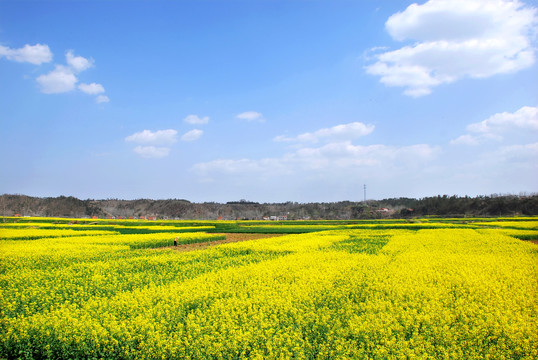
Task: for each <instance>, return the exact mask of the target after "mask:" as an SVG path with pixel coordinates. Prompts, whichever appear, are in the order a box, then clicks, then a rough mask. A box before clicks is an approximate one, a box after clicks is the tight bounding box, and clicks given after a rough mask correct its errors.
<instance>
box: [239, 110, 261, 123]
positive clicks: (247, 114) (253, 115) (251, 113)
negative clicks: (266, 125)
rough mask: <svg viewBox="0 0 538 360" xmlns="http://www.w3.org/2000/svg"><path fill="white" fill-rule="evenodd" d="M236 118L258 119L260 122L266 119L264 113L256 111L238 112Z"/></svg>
mask: <svg viewBox="0 0 538 360" xmlns="http://www.w3.org/2000/svg"><path fill="white" fill-rule="evenodd" d="M236 118H238V119H240V120H246V121H258V122H264V121H265V119H264V118H263V115H262V114H261V113H259V112H256V111H245V112H242V113H241V114H238V115H237V116H236Z"/></svg>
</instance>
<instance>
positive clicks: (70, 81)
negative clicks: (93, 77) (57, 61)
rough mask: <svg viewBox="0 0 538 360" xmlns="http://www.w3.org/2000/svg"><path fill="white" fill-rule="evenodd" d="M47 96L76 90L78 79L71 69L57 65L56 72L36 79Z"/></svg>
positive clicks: (53, 71)
mask: <svg viewBox="0 0 538 360" xmlns="http://www.w3.org/2000/svg"><path fill="white" fill-rule="evenodd" d="M36 81H37V83H38V84H39V86H40V88H41V92H43V93H45V94H58V93H64V92H68V91H72V90H74V89H75V84H76V83H77V81H78V80H77V77H76V76H75V75H74V74H73V72H72V71H71V69H70V68H68V67H65V66H63V65H56V67H55V68H54V70H52V71H51V72H49V73H48V74H46V75H41V76H39V77H38V78H37V79H36Z"/></svg>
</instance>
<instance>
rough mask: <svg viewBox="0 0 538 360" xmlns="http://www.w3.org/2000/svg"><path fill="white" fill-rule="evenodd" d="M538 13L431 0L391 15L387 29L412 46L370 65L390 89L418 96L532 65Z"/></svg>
mask: <svg viewBox="0 0 538 360" xmlns="http://www.w3.org/2000/svg"><path fill="white" fill-rule="evenodd" d="M536 14H537V9H536V8H531V7H526V6H524V5H523V4H522V3H521V2H519V1H517V0H514V1H511V0H488V1H484V0H430V1H428V2H426V3H424V4H422V5H417V4H412V5H410V6H409V7H408V8H407V9H406V10H404V11H403V12H399V13H396V14H394V15H392V16H391V17H390V18H389V19H388V20H387V22H386V24H385V26H386V29H387V31H388V32H389V34H390V35H391V36H392V37H393V38H394V39H395V40H398V41H404V40H414V41H416V42H415V43H414V44H413V45H409V46H404V47H402V48H400V49H398V50H394V51H386V52H383V53H381V54H379V55H377V62H375V63H374V64H372V65H369V66H367V67H366V71H367V72H368V73H369V74H372V75H378V76H380V77H381V79H380V81H381V82H382V83H383V84H385V85H387V86H398V87H405V91H404V93H405V94H406V95H409V96H413V97H418V96H423V95H427V94H429V93H431V91H432V88H433V87H435V86H438V85H441V84H448V83H451V82H453V81H456V80H458V79H461V78H464V77H470V78H486V77H490V76H493V75H496V74H504V73H510V72H516V71H519V70H521V69H524V68H527V67H530V66H531V65H532V64H534V48H533V46H532V43H531V39H532V33H533V32H536V23H537V16H536Z"/></svg>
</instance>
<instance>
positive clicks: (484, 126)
mask: <svg viewBox="0 0 538 360" xmlns="http://www.w3.org/2000/svg"><path fill="white" fill-rule="evenodd" d="M467 131H468V132H469V134H464V135H462V136H460V137H458V138H457V139H454V140H452V141H451V144H453V145H458V144H464V145H479V144H481V143H483V142H485V141H487V140H497V141H502V140H503V139H504V138H505V137H506V136H509V135H512V134H517V135H519V138H522V137H523V135H528V134H532V133H534V134H536V133H537V132H538V107H532V106H524V107H522V108H521V109H519V110H517V111H516V112H514V113H509V112H503V113H498V114H495V115H493V116H490V117H489V118H487V119H486V120H483V121H481V122H478V123H474V124H470V125H468V126H467ZM518 133H519V134H518Z"/></svg>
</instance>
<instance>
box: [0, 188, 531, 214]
mask: <svg viewBox="0 0 538 360" xmlns="http://www.w3.org/2000/svg"><path fill="white" fill-rule="evenodd" d="M0 211H2V214H1V215H3V216H46V217H75V218H82V217H93V216H95V217H99V218H108V217H114V218H118V217H122V218H130V217H132V218H139V217H141V216H155V217H156V218H158V219H163V218H168V219H207V220H216V219H223V220H235V219H249V220H261V219H264V218H266V217H271V216H280V217H286V218H287V219H288V220H306V219H311V220H317V219H334V220H353V219H382V218H412V217H422V216H442V217H472V216H476V217H497V216H533V215H538V194H530V195H528V194H521V195H497V194H494V195H488V196H485V195H484V196H476V197H469V196H464V197H460V196H455V195H454V196H448V195H439V196H432V197H424V198H420V199H414V198H390V199H383V200H367V201H361V202H353V201H339V202H317V203H298V202H291V201H289V202H284V203H258V202H254V201H247V200H243V199H242V200H239V201H230V202H227V203H225V204H221V203H215V202H204V203H193V202H190V201H188V200H184V199H168V200H152V199H137V200H121V199H106V200H94V199H87V200H80V199H77V198H75V197H72V196H59V197H45V198H40V197H31V196H26V195H8V194H4V195H2V196H0Z"/></svg>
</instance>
